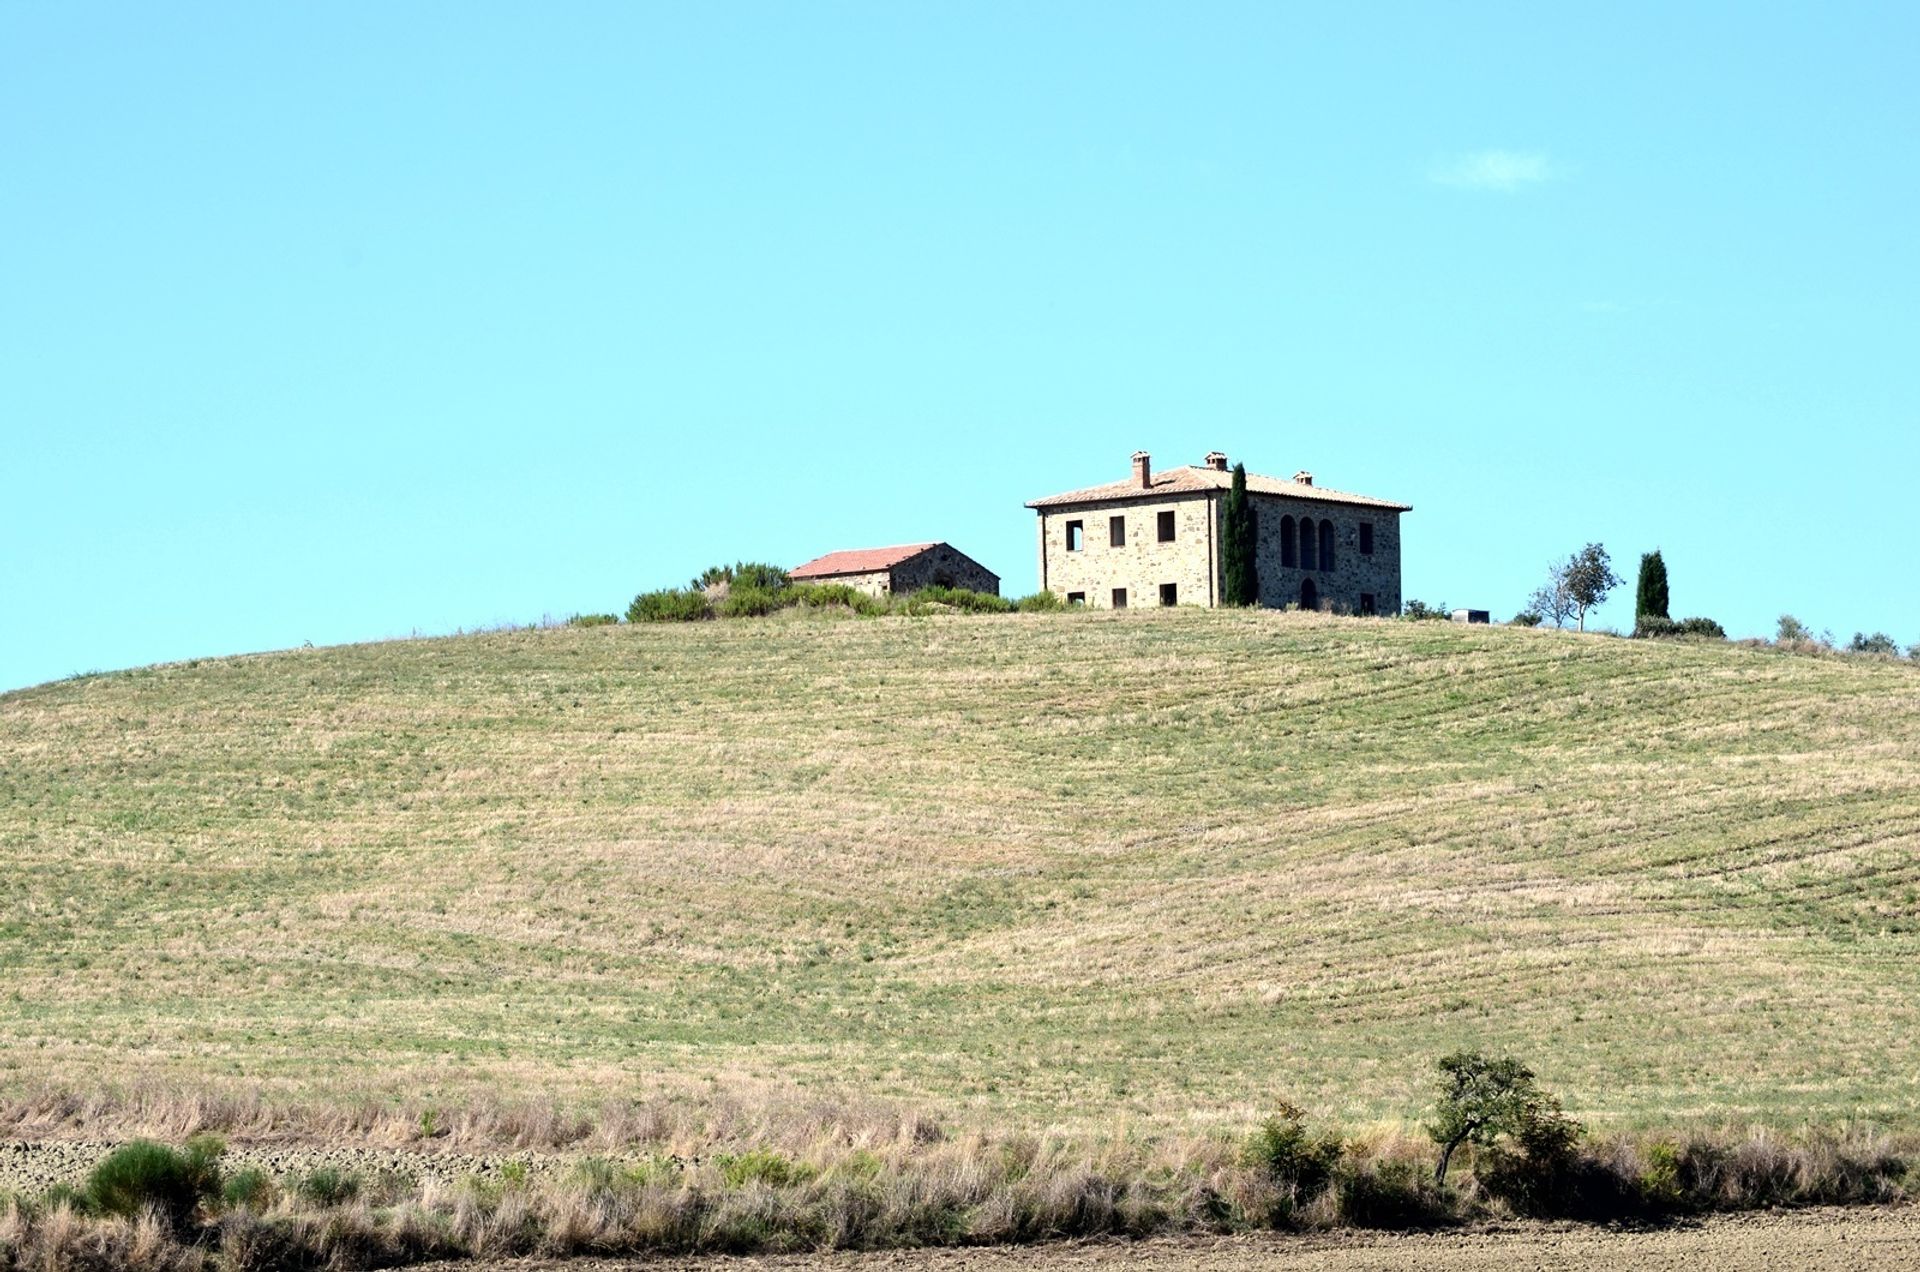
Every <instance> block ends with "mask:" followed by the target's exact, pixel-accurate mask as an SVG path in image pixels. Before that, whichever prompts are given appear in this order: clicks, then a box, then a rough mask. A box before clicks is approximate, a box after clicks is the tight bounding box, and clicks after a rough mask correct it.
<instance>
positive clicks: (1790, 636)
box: [1773, 614, 1816, 645]
mask: <svg viewBox="0 0 1920 1272" xmlns="http://www.w3.org/2000/svg"><path fill="white" fill-rule="evenodd" d="M1773 639H1774V641H1775V642H1776V643H1778V644H1781V645H1811V644H1813V643H1815V640H1816V637H1815V636H1814V634H1813V629H1812V628H1811V627H1808V626H1807V625H1806V624H1805V623H1803V622H1801V621H1800V620H1799V619H1797V618H1795V617H1794V616H1793V615H1791V614H1782V615H1781V616H1780V625H1779V627H1778V628H1777V629H1776V631H1775V634H1774V637H1773Z"/></svg>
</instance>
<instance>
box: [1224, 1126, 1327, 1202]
mask: <svg viewBox="0 0 1920 1272" xmlns="http://www.w3.org/2000/svg"><path fill="white" fill-rule="evenodd" d="M1342 1151H1344V1150H1343V1146H1342V1144H1341V1142H1340V1138H1339V1137H1338V1136H1337V1135H1321V1136H1314V1135H1310V1134H1308V1132H1307V1127H1306V1114H1305V1113H1304V1112H1302V1111H1301V1110H1300V1109H1299V1108H1296V1107H1295V1106H1294V1105H1291V1104H1283V1105H1281V1107H1280V1111H1279V1113H1277V1114H1276V1115H1275V1116H1273V1117H1270V1118H1268V1119H1267V1120H1266V1121H1264V1122H1262V1123H1261V1124H1260V1125H1259V1126H1257V1127H1255V1128H1254V1130H1253V1132H1252V1133H1251V1134H1250V1135H1248V1136H1247V1142H1246V1144H1245V1146H1244V1147H1243V1148H1242V1149H1241V1152H1240V1158H1241V1161H1242V1162H1243V1163H1244V1164H1245V1165H1248V1166H1252V1167H1254V1168H1256V1169H1259V1170H1262V1171H1265V1172H1266V1174H1267V1177H1268V1178H1269V1179H1270V1180H1272V1181H1273V1182H1274V1183H1275V1184H1277V1185H1278V1186H1279V1187H1281V1188H1282V1189H1284V1190H1286V1191H1287V1192H1290V1193H1291V1194H1292V1196H1293V1200H1294V1203H1295V1204H1296V1205H1298V1204H1304V1203H1306V1202H1309V1201H1312V1200H1313V1199H1314V1198H1315V1197H1318V1196H1319V1195H1320V1194H1321V1193H1323V1192H1325V1191H1326V1189H1327V1185H1328V1184H1329V1183H1331V1182H1332V1181H1333V1172H1334V1168H1335V1167H1337V1166H1338V1165H1339V1164H1340V1155H1341V1153H1342Z"/></svg>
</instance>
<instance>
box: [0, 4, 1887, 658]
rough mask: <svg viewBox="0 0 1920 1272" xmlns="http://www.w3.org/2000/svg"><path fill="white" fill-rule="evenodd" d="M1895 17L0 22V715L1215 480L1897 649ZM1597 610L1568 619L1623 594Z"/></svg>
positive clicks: (1623, 610) (563, 8)
mask: <svg viewBox="0 0 1920 1272" xmlns="http://www.w3.org/2000/svg"><path fill="white" fill-rule="evenodd" d="M1916 15H1920V8H1916V7H1915V6H1912V5H1885V6H1865V5H1831V4H1826V5H1813V4H1808V5H1803V6H1787V5H1754V4H1740V5H1726V6H1716V5H1710V4H1687V5H1666V4H1661V5H1647V6H1634V5H1605V6H1599V5H1590V6H1578V7H1576V6H1571V5H1540V4H1516V5H1510V6H1485V5H1451V4H1449V5H1441V4H1425V5H1385V4H1369V5H1352V4H1333V5H1325V6H1308V5H1280V4H1271V3H1263V4H1252V5H1229V4H1205V5H1194V4H1164V5H1133V4H1118V3H1113V2H1112V0H1104V2H1102V3H1097V4H1043V5H1012V4H968V5H958V4H937V3H926V4H900V3H888V4H873V5H861V4H841V3H816V4H789V3H782V4H766V5H728V4H712V5H706V4H701V5H692V4H682V5H670V4H658V5H633V4H625V3H621V4H604V5H596V4H588V3H569V4H566V5H534V4H520V5H497V4H482V3H471V2H462V3H458V4H445V5H435V4H428V3H409V4H404V5H390V4H351V3H329V4H324V5H321V4H302V5H295V4H275V5H261V4H233V5H217V6H216V5H195V4H190V3H172V4H167V5H149V4H124V5H98V4H86V3H72V2H68V0H63V2H61V3H52V2H50V0H48V2H38V0H36V2H30V3H22V2H20V0H3V2H0V153H3V154H4V159H5V162H4V170H3V172H0V481H3V482H4V491H5V498H4V503H3V504H0V597H3V598H4V606H5V614H4V621H3V622H0V687H6V686H17V685H22V684H27V683H32V682H36V681H40V680H45V679H51V678H55V677H59V676H63V675H67V674H70V673H73V672H76V671H85V670H92V669H98V668H110V667H120V666H128V665H133V664H140V663H146V662H152V661H157V660H166V659H176V658H183V657H192V656H201V655H210V654H220V653H229V652H237V651H243V650H253V649H266V648H276V647H284V646H290V645H298V644H300V643H302V642H304V641H312V642H314V643H315V644H322V643H329V642H338V641H349V640H362V639H373V638H379V637H384V636H391V635H405V634H408V633H410V632H414V631H420V632H439V631H450V630H453V629H455V628H458V627H472V626H475V625H482V624H489V623H496V622H503V621H521V622H524V621H529V620H534V619H537V618H539V617H540V616H541V615H542V614H551V615H553V616H556V617H560V616H564V615H565V614H568V613H570V612H573V611H576V610H602V609H620V608H624V606H625V603H626V601H627V600H628V599H630V598H631V596H632V595H633V594H634V593H635V592H636V591H639V590H641V589H644V588H650V587H656V586H661V585H666V584H673V583H678V582H681V581H683V580H684V579H685V578H687V577H688V576H689V575H691V574H693V573H695V572H697V571H698V569H699V568H700V567H702V566H704V565H706V564H708V563H710V562H714V561H720V560H731V559H734V558H736V557H753V558H766V559H772V560H775V561H779V562H782V563H786V564H792V563H796V562H798V561H800V560H803V559H805V558H807V557H810V556H813V555H815V554H817V553H819V552H823V551H827V550H829V549H833V548H841V547H853V546H867V545H876V544H887V543H897V542H906V541H915V540H920V539H947V540H950V541H952V542H953V543H955V544H956V545H958V546H959V547H961V548H962V549H963V550H964V551H967V552H969V553H971V554H972V555H974V556H976V557H978V558H979V559H981V560H982V561H984V562H985V563H986V564H987V565H989V566H990V567H991V568H993V569H995V570H997V571H998V572H999V573H1000V574H1001V575H1002V576H1003V577H1004V580H1005V587H1006V589H1007V590H1008V591H1011V592H1025V591H1028V590H1031V589H1032V587H1033V586H1034V582H1035V580H1034V550H1033V516H1032V514H1031V513H1030V512H1028V511H1027V510H1026V509H1024V508H1023V507H1022V503H1023V501H1024V500H1026V499H1029V498H1032V497H1034V496H1037V495H1041V494H1045V493H1050V492H1053V491H1057V490H1062V489H1067V488H1071V487H1074V486H1079V485H1085V484H1090V483H1093V482H1097V481H1106V480H1113V479H1117V478H1119V477H1121V476H1123V475H1124V474H1125V471H1126V463H1127V456H1128V454H1129V453H1130V452H1132V451H1133V450H1135V449H1137V448H1145V449H1147V450H1149V451H1151V452H1152V453H1153V454H1154V456H1155V458H1156V462H1157V463H1158V464H1162V465H1164V464H1170V463H1175V462H1182V463H1190V462H1196V461H1198V460H1199V458H1200V457H1201V456H1202V455H1203V454H1204V453H1205V452H1207V451H1208V450H1212V449H1215V448H1218V449H1222V450H1225V451H1227V452H1228V453H1229V454H1230V455H1231V456H1233V457H1234V458H1235V459H1237V460H1244V461H1245V462H1246V463H1247V464H1248V466H1249V467H1250V468H1251V469H1253V470H1254V471H1259V472H1269V473H1274V474H1278V475H1283V476H1284V475H1288V474H1291V473H1292V472H1293V471H1294V470H1295V469H1299V468H1308V469H1312V470H1313V471H1314V472H1315V473H1316V474H1318V477H1319V480H1320V481H1321V483H1322V484H1325V485H1331V486H1335V487H1339V488H1342V489H1351V490H1359V491H1363V492H1366V493H1371V494H1379V495H1384V496H1388V497H1392V498H1397V499H1402V500H1405V501H1407V502H1409V503H1412V504H1414V505H1415V511H1414V512H1413V513H1412V514H1411V515H1410V516H1409V517H1408V519H1407V521H1406V524H1405V537H1406V544H1407V547H1406V554H1405V571H1406V591H1407V594H1408V595H1409V596H1417V597H1421V598H1424V599H1426V600H1429V601H1441V600H1444V601H1447V602H1449V603H1452V604H1456V605H1462V604H1472V605H1475V606H1484V607H1488V608H1491V609H1493V610H1494V611H1495V612H1496V613H1497V614H1502V615H1504V614H1508V613H1511V612H1512V611H1513V610H1514V609H1515V608H1517V607H1518V606H1519V604H1520V603H1521V602H1522V601H1523V600H1524V599H1525V597H1526V595H1527V593H1528V592H1529V591H1530V590H1531V589H1532V588H1533V587H1534V586H1535V585H1536V584H1537V583H1538V581H1539V578H1540V576H1541V574H1542V573H1543V568H1544V566H1545V564H1546V563H1547V562H1548V561H1549V560H1550V559H1553V558H1556V557H1561V556H1564V555H1566V554H1567V553H1569V552H1571V551H1572V550H1573V549H1575V548H1577V547H1578V546H1580V545H1581V544H1583V543H1585V542H1587V541H1588V540H1601V541H1603V542H1605V543H1606V544H1607V546H1608V547H1609V548H1610V549H1611V550H1612V552H1613V554H1614V556H1615V558H1616V561H1617V562H1618V563H1619V564H1620V565H1621V566H1622V570H1621V572H1622V573H1623V574H1629V575H1630V574H1631V572H1632V565H1633V564H1634V563H1635V562H1636V561H1637V559H1638V555H1639V553H1640V552H1641V551H1643V550H1645V549H1647V548H1651V547H1654V546H1656V545H1657V546H1659V547H1661V548H1662V549H1663V550H1664V552H1665V554H1666V557H1667V560H1668V563H1669V567H1670V570H1671V573H1672V578H1673V594H1674V607H1675V612H1676V613H1677V614H1679V613H1685V614H1695V613H1699V614H1707V615H1711V616H1713V617H1716V618H1718V619H1720V620H1721V621H1722V622H1724V623H1725V624H1726V625H1727V626H1728V628H1729V629H1730V630H1732V631H1733V632H1734V633H1735V634H1763V633H1765V634H1770V633H1771V631H1772V628H1773V624H1774V620H1775V618H1776V616H1777V615H1779V614H1780V613H1781V612H1783V611H1792V612H1793V613H1795V614H1797V615H1799V616H1800V617H1802V618H1803V619H1805V620H1807V621H1808V622H1810V623H1811V624H1812V625H1813V626H1814V627H1815V628H1816V629H1819V628H1823V627H1824V628H1831V629H1832V630H1833V631H1834V632H1835V633H1836V634H1837V635H1839V636H1840V637H1842V638H1843V639H1844V638H1845V637H1846V636H1848V635H1850V634H1851V633H1852V632H1853V631H1854V630H1857V629H1865V630H1869V631H1871V630H1875V629H1884V630H1886V631H1888V632H1890V633H1892V634H1893V635H1895V636H1896V637H1897V638H1898V639H1899V640H1900V641H1901V642H1902V643H1903V644H1905V643H1907V642H1911V641H1914V640H1920V588H1916V587H1915V586H1914V584H1915V580H1916V576H1917V575H1920V570H1917V569H1916V567H1915V566H1914V564H1913V561H1912V556H1911V548H1910V544H1911V542H1912V537H1913V535H1912V529H1911V522H1910V520H1909V518H1910V516H1911V511H1912V506H1913V500H1912V497H1911V490H1912V487H1913V485H1914V481H1915V477H1916V469H1917V468H1920V464H1917V463H1916V461H1920V443H1917V442H1916V440H1915V424H1916V419H1917V418H1920V411H1917V410H1916V407H1917V406H1920V358H1916V356H1915V355H1916V351H1920V320H1917V319H1920V299H1917V297H1920V247H1916V242H1917V240H1920V235H1916V233H1915V231H1914V226H1915V224H1920V178H1917V177H1916V170H1917V167H1920V136H1917V135H1916V134H1917V133H1920V90H1917V89H1916V88H1915V86H1914V84H1915V77H1914V76H1913V75H1912V73H1911V71H1912V65H1911V63H1912V51H1913V50H1914V49H1915V48H1916V47H1920V17H1916ZM1630 592H1631V589H1630V587H1629V588H1627V589H1623V591H1622V594H1621V596H1620V597H1619V598H1618V599H1617V600H1615V601H1613V602H1610V603H1609V604H1608V605H1607V606H1606V607H1605V608H1604V609H1603V610H1602V611H1601V612H1600V614H1599V615H1598V618H1599V621H1600V622H1602V623H1612V624H1622V623H1630V622H1631V613H1630V611H1631V605H1632V601H1631V595H1630Z"/></svg>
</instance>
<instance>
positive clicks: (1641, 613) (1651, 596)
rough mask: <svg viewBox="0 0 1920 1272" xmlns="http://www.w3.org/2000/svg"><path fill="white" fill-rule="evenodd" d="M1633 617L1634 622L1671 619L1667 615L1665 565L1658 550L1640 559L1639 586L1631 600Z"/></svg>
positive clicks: (1645, 554) (1643, 555)
mask: <svg viewBox="0 0 1920 1272" xmlns="http://www.w3.org/2000/svg"><path fill="white" fill-rule="evenodd" d="M1633 616H1634V619H1635V620H1636V621H1637V620H1639V619H1642V618H1671V617H1672V615H1670V614H1668V613H1667V563H1666V562H1665V561H1664V560H1662V559H1661V557H1660V549H1658V548H1655V549H1654V550H1653V551H1651V552H1647V553H1644V554H1642V555H1641V557H1640V585H1639V587H1638V589H1637V590H1636V593H1635V595H1634V598H1633Z"/></svg>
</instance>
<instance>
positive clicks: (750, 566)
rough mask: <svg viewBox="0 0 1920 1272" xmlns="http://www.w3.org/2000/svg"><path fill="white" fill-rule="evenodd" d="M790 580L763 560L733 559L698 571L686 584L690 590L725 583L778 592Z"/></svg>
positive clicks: (778, 569)
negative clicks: (725, 563)
mask: <svg viewBox="0 0 1920 1272" xmlns="http://www.w3.org/2000/svg"><path fill="white" fill-rule="evenodd" d="M790 582H792V579H791V578H790V577H789V576H788V574H787V572H786V571H785V570H783V569H781V568H780V567H779V566H777V565H768V564H767V563H766V562H765V561H735V562H734V563H733V564H732V565H710V566H708V567H707V568H706V569H704V570H702V571H700V573H698V574H696V575H695V576H694V578H693V581H692V582H691V583H689V584H688V585H687V587H688V590H690V591H700V590H702V589H705V588H709V587H713V586H714V585H716V584H719V583H725V584H727V585H729V586H730V587H757V588H760V589H762V590H764V591H768V592H778V591H779V590H780V589H781V588H783V587H785V586H787V584H788V583H790Z"/></svg>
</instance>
